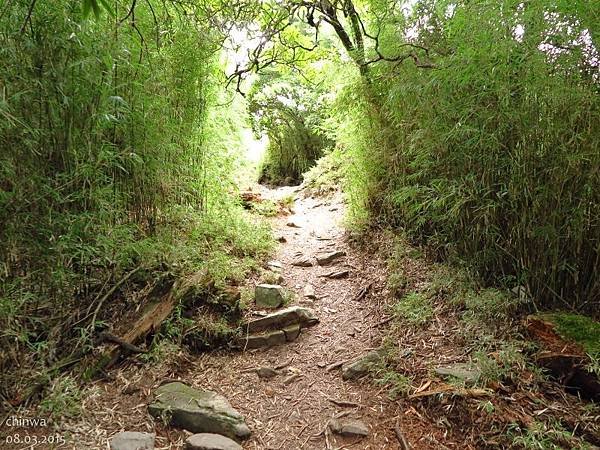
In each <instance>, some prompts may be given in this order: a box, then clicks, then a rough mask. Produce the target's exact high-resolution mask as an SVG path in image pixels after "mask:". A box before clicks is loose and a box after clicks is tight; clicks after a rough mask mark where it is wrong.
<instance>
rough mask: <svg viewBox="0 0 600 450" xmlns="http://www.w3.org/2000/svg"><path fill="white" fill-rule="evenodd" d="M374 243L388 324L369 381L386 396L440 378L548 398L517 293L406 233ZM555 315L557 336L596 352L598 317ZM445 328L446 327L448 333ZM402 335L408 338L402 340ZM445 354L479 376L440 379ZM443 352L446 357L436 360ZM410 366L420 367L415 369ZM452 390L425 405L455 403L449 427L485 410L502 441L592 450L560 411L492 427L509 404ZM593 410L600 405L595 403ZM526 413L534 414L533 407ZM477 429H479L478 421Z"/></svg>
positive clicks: (461, 386) (462, 386)
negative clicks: (383, 274) (430, 253)
mask: <svg viewBox="0 0 600 450" xmlns="http://www.w3.org/2000/svg"><path fill="white" fill-rule="evenodd" d="M378 241H379V242H380V249H382V251H383V254H384V255H386V256H387V268H388V280H387V281H388V292H389V295H390V299H389V305H388V313H389V314H390V315H391V318H392V321H391V326H390V328H389V329H388V332H387V334H386V335H385V336H384V339H383V344H382V346H381V349H382V355H381V359H380V360H379V361H378V362H377V363H375V364H373V366H372V367H371V374H372V377H373V379H374V382H375V383H376V384H378V385H380V386H383V387H384V388H385V389H386V390H387V392H388V395H389V396H390V398H394V399H395V398H398V397H407V396H409V395H411V394H414V393H415V392H416V390H417V388H418V387H419V386H424V385H425V383H426V382H428V381H432V380H433V381H434V383H433V384H432V385H431V387H429V388H428V389H435V388H436V387H437V386H439V385H440V384H441V385H443V384H444V383H445V384H447V385H449V386H451V387H453V388H454V389H456V392H469V390H471V389H493V390H496V389H498V387H499V386H500V387H501V389H505V390H508V391H510V392H519V391H521V390H526V391H528V392H534V393H535V395H536V397H538V398H539V399H540V401H542V402H543V401H549V400H548V399H547V398H544V386H545V383H547V382H548V378H547V374H546V373H545V372H544V371H543V370H542V369H541V368H540V367H538V366H537V365H536V364H535V358H534V357H533V355H535V354H536V352H537V351H538V347H537V345H536V344H535V343H533V342H531V341H529V340H527V339H526V337H525V334H524V333H525V330H524V329H523V328H522V326H521V325H520V324H521V319H522V318H523V316H524V315H525V314H526V313H527V308H524V300H523V299H522V298H520V297H519V296H518V295H516V294H515V293H513V292H511V291H508V290H500V289H496V288H488V287H485V283H484V282H483V281H482V280H481V279H480V278H478V277H477V276H476V275H475V274H474V273H472V272H470V271H469V270H468V269H467V266H465V265H462V264H460V263H459V262H458V261H456V262H454V263H440V262H435V261H432V259H431V258H430V257H427V256H426V255H427V249H426V248H423V249H417V248H415V247H413V246H412V245H411V244H410V242H409V241H408V240H407V238H406V237H405V236H401V235H396V234H395V233H394V232H386V233H382V235H381V236H380V237H379V238H378ZM546 317H548V316H546ZM552 319H553V321H555V323H557V327H558V330H559V332H560V333H562V334H564V335H565V336H567V335H568V336H569V337H571V338H572V339H574V340H578V341H579V342H580V343H581V344H582V345H583V346H584V348H586V351H588V352H592V353H593V352H594V351H597V348H598V331H599V329H600V327H598V324H597V323H596V322H594V321H592V320H591V319H589V318H586V317H582V316H577V315H570V314H560V315H555V316H554V315H553V317H552ZM440 327H441V328H440ZM445 328H448V329H449V330H448V331H445ZM440 333H441V334H442V336H443V337H442V336H440ZM446 333H448V334H446ZM405 336H413V337H412V338H408V339H406V338H405ZM430 339H433V342H432V345H433V347H430V346H429V345H428V343H429V340H430ZM437 344H440V347H438V346H437ZM431 348H434V349H436V350H435V351H432V350H431ZM427 354H428V356H425V355H427ZM449 354H452V355H453V356H454V357H455V359H454V361H457V360H458V361H460V362H463V363H466V364H467V366H471V367H472V370H474V371H476V373H477V377H476V379H475V380H473V381H467V380H465V379H461V378H453V377H448V378H445V379H442V378H440V377H439V376H438V375H436V374H435V372H434V370H433V369H434V368H436V367H439V366H445V365H446V363H445V362H444V361H445V358H447V357H448V356H449ZM440 355H444V356H445V358H439V356H440ZM424 358H425V359H424ZM413 366H417V367H418V369H416V370H413V369H412V367H413ZM589 368H590V370H591V371H594V372H595V369H600V364H598V360H594V358H592V363H591V364H590V366H589ZM423 369H426V373H424V371H423ZM597 373H600V370H599V371H598V372H597ZM436 379H437V381H436ZM454 395H456V394H443V395H442V394H440V395H439V396H435V397H433V396H432V397H427V398H428V399H429V400H428V402H427V403H426V405H428V406H427V407H432V408H433V410H436V411H437V409H436V407H437V406H436V405H438V406H439V405H442V406H443V405H444V404H446V403H447V402H448V401H452V402H453V403H454V406H455V407H456V408H459V411H460V413H457V414H454V415H453V414H448V415H446V419H445V420H449V421H450V422H449V424H448V427H449V429H453V428H454V423H453V420H454V418H458V420H459V421H462V420H464V417H468V416H469V415H470V414H473V411H475V410H477V411H478V415H481V414H482V413H485V415H486V417H487V418H486V420H485V421H484V423H487V422H488V421H489V424H490V427H491V428H490V429H489V433H490V435H494V436H495V437H494V440H496V441H497V442H502V445H506V446H510V445H514V446H516V447H517V448H539V449H545V448H563V447H562V446H564V445H569V446H571V447H569V448H591V447H586V445H588V444H586V442H585V439H582V438H581V437H580V436H577V435H575V434H574V433H572V432H569V431H567V430H566V429H565V428H564V426H563V425H562V424H561V422H560V415H556V414H548V415H544V416H541V417H539V418H537V420H536V422H535V423H533V424H532V425H531V426H530V427H524V426H522V425H519V424H517V423H515V422H511V423H508V424H504V425H494V424H495V423H496V422H497V421H499V423H502V420H504V418H503V417H502V412H501V411H502V408H505V407H506V405H502V402H501V401H499V400H498V399H497V398H495V397H494V396H492V397H490V398H487V397H486V398H484V399H478V400H467V399H464V398H463V399H460V394H459V396H458V397H454ZM436 399H437V400H436ZM444 399H446V400H444ZM438 400H439V402H438ZM440 407H441V406H440ZM509 407H512V406H509ZM578 408H580V409H581V411H579V410H578V411H579V413H580V414H582V416H581V419H580V420H582V421H583V420H587V419H585V418H584V416H585V417H587V416H586V415H585V414H587V413H585V411H584V410H585V408H583V407H582V405H578ZM592 411H597V409H594V407H593V406H592ZM530 414H533V412H532V411H530ZM591 414H594V413H593V412H592V413H591ZM460 423H461V426H464V424H463V423H462V422H460ZM474 426H476V427H479V428H480V427H481V426H482V425H481V424H479V425H474ZM486 426H487V425H486ZM507 426H508V428H506V427H507ZM507 430H508V431H507ZM543 430H546V432H545V433H544V432H543ZM578 446H579V447H578Z"/></svg>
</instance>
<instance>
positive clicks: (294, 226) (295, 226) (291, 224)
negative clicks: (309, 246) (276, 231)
mask: <svg viewBox="0 0 600 450" xmlns="http://www.w3.org/2000/svg"><path fill="white" fill-rule="evenodd" d="M286 225H287V226H288V227H291V228H301V227H300V225H298V224H297V223H296V222H293V221H291V220H290V221H289V222H288V223H286Z"/></svg>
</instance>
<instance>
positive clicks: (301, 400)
mask: <svg viewBox="0 0 600 450" xmlns="http://www.w3.org/2000/svg"><path fill="white" fill-rule="evenodd" d="M288 192H289V190H285V189H284V190H278V191H274V192H266V193H263V195H265V194H266V195H269V196H271V198H273V196H275V197H277V196H279V197H281V196H283V195H285V194H287V193H288ZM294 212H295V214H294V215H292V216H287V217H279V218H277V219H275V220H274V222H275V223H274V227H275V232H276V234H277V236H283V237H284V238H285V240H286V242H285V243H283V244H282V245H281V246H280V248H279V251H278V252H277V254H276V256H275V259H276V260H278V261H279V262H281V264H282V265H283V270H282V275H283V277H284V279H285V281H284V283H283V285H284V286H285V287H286V288H287V289H290V290H292V291H294V292H295V293H296V299H295V300H294V302H293V304H301V305H303V306H308V307H310V308H312V309H314V311H315V312H316V315H317V317H318V318H319V319H320V324H318V325H317V326H316V327H313V328H309V329H305V330H303V331H302V334H301V335H300V337H299V338H298V339H297V340H296V341H295V342H292V343H288V344H286V345H282V346H277V347H273V348H270V349H267V350H255V351H249V352H245V353H234V354H231V353H224V354H216V353H212V354H206V355H203V356H201V357H200V358H199V359H198V360H197V361H196V362H195V363H194V364H195V369H194V370H193V373H196V374H198V377H197V378H195V379H194V380H193V382H194V383H197V384H198V385H199V386H202V387H205V388H210V389H216V390H218V391H219V392H221V393H222V394H224V395H225V396H226V397H227V398H228V399H229V400H230V401H231V403H232V404H233V405H234V406H235V407H236V408H237V409H238V410H240V412H241V413H242V414H243V415H244V416H245V417H246V420H247V422H248V425H249V426H250V428H251V429H252V430H253V435H252V438H251V439H250V440H249V441H248V442H246V443H245V444H244V448H248V449H301V448H304V449H323V448H360V449H383V448H390V449H394V448H398V444H397V440H396V437H395V435H394V432H393V426H394V423H395V420H396V416H397V414H399V412H398V411H397V407H396V406H395V404H394V403H393V402H390V401H389V400H388V399H387V397H386V392H384V391H381V390H379V391H378V390H377V389H376V388H375V387H374V386H373V385H372V384H369V383H368V382H346V381H343V380H342V377H341V374H340V371H339V369H331V370H328V368H329V366H330V365H332V364H334V363H337V362H341V361H345V360H348V359H351V358H353V357H356V356H360V355H361V354H364V353H365V352H367V351H368V350H369V349H372V348H374V347H376V346H378V345H379V344H380V339H381V336H380V332H379V330H378V326H377V324H378V323H379V322H380V321H381V320H382V314H383V313H382V311H381V307H382V304H381V303H379V302H377V301H374V299H371V300H370V301H366V300H364V299H363V300H359V301H356V300H354V298H355V296H356V294H357V293H358V292H359V291H360V290H361V289H362V288H363V287H364V286H366V285H367V284H369V283H374V284H381V283H382V281H383V270H382V267H379V266H378V262H377V261H374V260H369V259H367V258H365V257H364V256H362V255H359V254H356V253H355V252H354V251H353V250H352V249H351V248H350V247H349V246H348V244H347V242H346V239H345V237H344V231H343V229H342V226H341V220H342V218H343V205H342V204H341V202H340V201H339V200H334V201H324V200H322V199H310V198H308V199H299V200H297V201H296V203H295V206H294ZM290 222H291V223H293V224H295V225H297V227H292V226H288V223H290ZM333 250H341V251H344V252H346V253H347V256H346V257H343V258H341V259H339V260H337V261H336V262H335V263H334V264H332V265H330V266H326V267H319V266H312V267H295V266H292V265H291V263H292V261H293V260H294V259H296V258H297V257H298V256H299V255H303V256H307V257H313V256H314V255H316V254H318V253H323V252H328V251H333ZM346 269H347V270H349V271H350V275H349V277H348V278H345V279H339V280H332V279H327V278H324V277H319V275H324V274H327V273H330V272H332V271H335V270H346ZM307 284H311V285H312V286H313V287H314V290H315V294H316V296H317V299H316V300H312V301H311V300H309V299H306V298H304V297H303V289H304V287H305V286H306V285H307ZM374 290H376V289H374ZM285 363H289V364H288V365H287V366H286V368H285V369H284V370H283V371H282V372H284V373H285V371H286V370H287V372H288V373H298V374H299V375H300V377H299V378H297V379H296V381H294V382H292V383H291V384H289V385H285V384H284V382H283V381H284V379H285V378H286V375H282V376H279V377H276V378H273V379H269V380H263V379H260V378H259V377H258V376H257V375H256V374H255V373H251V372H250V373H248V372H244V370H246V369H250V368H252V367H259V366H268V367H276V366H278V365H282V364H285ZM332 400H333V401H344V402H349V403H354V404H357V405H359V406H357V407H340V406H337V405H336V404H335V403H334V402H333V401H332ZM340 415H343V416H344V417H345V418H355V419H360V420H362V421H364V422H365V423H366V424H367V425H368V426H369V427H370V435H369V437H368V438H366V439H363V440H360V441H358V440H357V439H356V438H353V439H346V438H343V439H342V438H340V437H339V436H334V435H332V434H331V433H330V432H329V430H327V427H326V425H327V422H328V421H329V420H330V419H331V418H333V417H335V416H340Z"/></svg>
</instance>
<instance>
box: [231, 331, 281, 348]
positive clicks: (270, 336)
mask: <svg viewBox="0 0 600 450" xmlns="http://www.w3.org/2000/svg"><path fill="white" fill-rule="evenodd" d="M286 342H287V339H286V336H285V332H284V331H283V330H274V331H268V332H264V333H259V334H249V335H247V336H242V337H240V338H239V339H238V340H237V345H238V346H239V347H241V348H243V349H244V350H254V349H257V348H268V347H274V346H276V345H281V344H285V343H286Z"/></svg>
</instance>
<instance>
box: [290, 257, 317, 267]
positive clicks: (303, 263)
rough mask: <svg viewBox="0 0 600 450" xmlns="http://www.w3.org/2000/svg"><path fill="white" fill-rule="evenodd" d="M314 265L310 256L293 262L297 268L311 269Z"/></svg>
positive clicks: (297, 258)
mask: <svg viewBox="0 0 600 450" xmlns="http://www.w3.org/2000/svg"><path fill="white" fill-rule="evenodd" d="M312 265H313V262H312V260H311V259H310V258H309V257H308V256H304V255H301V256H298V257H296V258H294V260H293V261H292V266H296V267H311V266H312Z"/></svg>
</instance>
